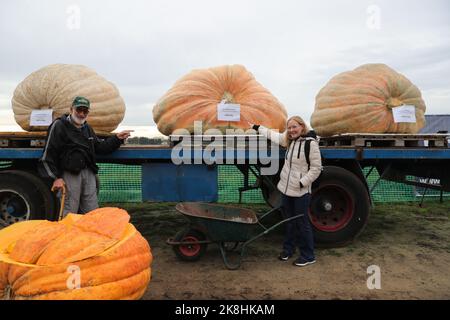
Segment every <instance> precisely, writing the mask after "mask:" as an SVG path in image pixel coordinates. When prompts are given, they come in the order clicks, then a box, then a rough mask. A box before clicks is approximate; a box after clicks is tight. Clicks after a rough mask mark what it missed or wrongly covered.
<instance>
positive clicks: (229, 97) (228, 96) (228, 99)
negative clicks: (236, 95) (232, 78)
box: [222, 91, 233, 103]
mask: <svg viewBox="0 0 450 320" xmlns="http://www.w3.org/2000/svg"><path fill="white" fill-rule="evenodd" d="M224 100H225V103H231V102H233V95H232V94H231V93H229V92H228V91H225V92H224V93H223V96H222V101H224Z"/></svg>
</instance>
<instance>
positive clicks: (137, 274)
mask: <svg viewBox="0 0 450 320" xmlns="http://www.w3.org/2000/svg"><path fill="white" fill-rule="evenodd" d="M129 218H130V216H129V215H128V213H127V212H126V211H125V210H122V209H118V208H101V209H96V210H93V211H91V212H89V213H87V214H86V215H78V214H69V215H67V216H66V218H64V219H63V220H61V221H59V222H50V221H46V220H30V221H24V222H19V223H15V224H13V225H11V226H9V227H7V228H4V229H2V230H0V299H39V300H40V299H46V300H69V299H70V300H72V299H75V300H84V299H88V300H94V299H95V300H97V299H139V298H140V297H141V296H142V295H143V294H144V292H145V290H146V288H147V285H148V283H149V281H150V277H151V268H150V266H151V263H152V259H153V257H152V254H151V249H150V247H149V245H148V243H147V241H146V240H145V239H144V238H143V237H142V236H141V234H140V233H139V232H138V231H137V230H136V229H135V227H134V226H133V225H132V224H130V223H129Z"/></svg>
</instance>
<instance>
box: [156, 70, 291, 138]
mask: <svg viewBox="0 0 450 320" xmlns="http://www.w3.org/2000/svg"><path fill="white" fill-rule="evenodd" d="M222 101H223V102H224V103H233V104H240V111H241V116H240V121H239V122H231V121H219V120H217V104H218V103H220V102H222ZM286 118H287V113H286V110H285V108H284V106H283V105H282V104H281V103H280V102H279V101H278V100H277V98H275V97H274V96H273V95H272V94H271V93H270V92H269V91H268V90H267V89H266V88H264V87H263V86H262V85H261V84H260V83H258V82H257V81H256V80H255V78H254V77H253V75H252V74H251V73H250V72H249V71H247V69H246V68H245V67H243V66H241V65H225V66H220V67H215V68H209V69H200V70H193V71H192V72H190V73H189V74H187V75H185V76H184V77H182V78H181V79H179V80H178V81H177V82H176V83H175V84H174V85H173V87H172V88H171V89H170V90H169V91H168V92H167V93H166V94H164V96H162V97H161V98H160V99H159V101H158V102H157V103H156V105H155V106H154V108H153V119H154V121H155V123H156V124H157V126H158V129H159V131H160V132H161V133H163V134H165V135H170V134H172V133H173V132H174V131H175V130H177V129H187V130H189V131H190V132H191V133H193V132H194V121H201V122H202V129H203V131H205V130H208V129H211V128H216V129H220V130H222V132H223V133H226V129H248V127H249V126H248V122H251V123H256V124H262V125H264V126H266V127H269V128H274V129H278V130H280V131H284V129H285V126H286Z"/></svg>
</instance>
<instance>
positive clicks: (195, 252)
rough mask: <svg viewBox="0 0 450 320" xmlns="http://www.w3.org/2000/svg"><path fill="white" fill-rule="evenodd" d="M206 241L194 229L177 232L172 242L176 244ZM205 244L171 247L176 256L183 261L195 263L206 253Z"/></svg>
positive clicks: (201, 234)
mask: <svg viewBox="0 0 450 320" xmlns="http://www.w3.org/2000/svg"><path fill="white" fill-rule="evenodd" d="M204 240H206V236H205V235H204V234H203V233H202V232H200V231H198V230H195V229H187V230H182V231H180V232H178V233H177V234H176V235H175V237H174V241H176V242H197V241H204ZM207 247H208V244H207V243H195V244H179V245H174V246H173V247H172V249H173V251H174V252H175V254H176V256H177V257H178V258H179V259H181V260H183V261H197V260H198V259H200V258H201V256H202V255H203V254H204V253H205V252H206V248H207Z"/></svg>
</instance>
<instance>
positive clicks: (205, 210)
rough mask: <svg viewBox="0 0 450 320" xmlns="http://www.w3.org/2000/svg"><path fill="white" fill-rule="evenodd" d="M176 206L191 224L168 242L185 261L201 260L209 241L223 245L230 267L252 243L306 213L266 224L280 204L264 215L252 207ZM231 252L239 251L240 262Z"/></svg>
mask: <svg viewBox="0 0 450 320" xmlns="http://www.w3.org/2000/svg"><path fill="white" fill-rule="evenodd" d="M175 208H176V210H177V211H179V212H180V213H182V214H183V215H184V216H185V217H186V218H187V219H188V220H189V224H188V226H187V227H185V228H184V229H183V230H181V231H179V232H178V233H177V234H176V235H175V236H174V237H173V238H169V239H167V241H166V242H167V244H169V245H172V249H173V251H174V252H175V254H176V256H177V257H178V258H179V259H181V260H183V261H197V260H198V259H200V258H201V256H203V254H204V253H205V252H206V249H207V247H208V244H210V243H215V244H217V245H218V246H219V249H220V252H221V255H222V259H223V263H224V264H225V266H226V267H227V268H228V269H230V270H235V269H239V267H240V266H241V262H242V258H243V257H244V252H245V249H246V247H247V246H248V245H249V244H250V243H252V242H253V241H255V240H257V239H259V238H260V237H262V236H264V235H265V234H267V233H269V232H271V231H272V230H274V229H275V228H277V227H278V226H280V225H281V224H284V223H286V222H288V221H290V220H293V219H296V218H299V217H301V216H303V214H298V215H295V216H292V217H290V218H287V219H284V220H281V221H279V222H277V223H275V224H273V225H271V226H269V227H266V226H265V225H263V224H262V223H261V220H263V219H264V218H265V217H267V216H269V215H270V214H272V213H273V212H276V211H277V210H278V209H280V208H279V207H277V208H273V209H271V210H270V211H268V212H266V213H264V214H263V215H261V216H260V217H258V216H257V215H256V214H255V212H254V211H252V210H250V209H244V208H239V207H234V206H228V205H219V204H212V203H202V202H182V203H178V204H177V205H176V206H175ZM231 252H237V256H238V257H237V258H235V259H234V260H237V262H234V263H232V262H231V261H230V260H229V256H228V254H229V253H231Z"/></svg>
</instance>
